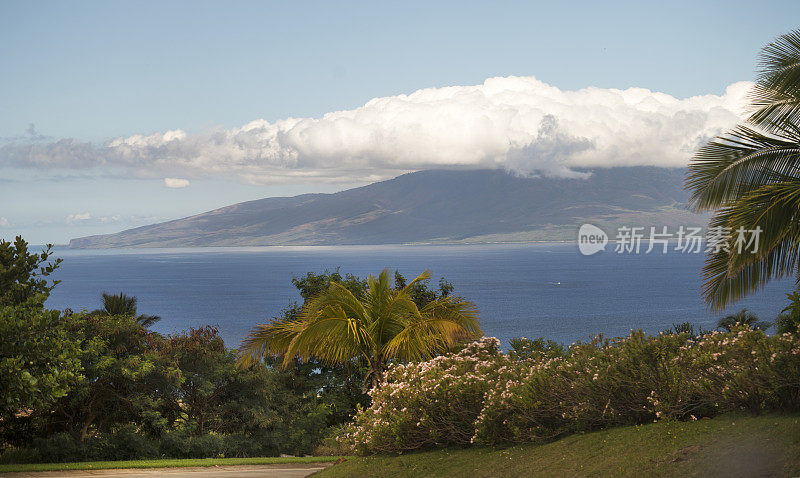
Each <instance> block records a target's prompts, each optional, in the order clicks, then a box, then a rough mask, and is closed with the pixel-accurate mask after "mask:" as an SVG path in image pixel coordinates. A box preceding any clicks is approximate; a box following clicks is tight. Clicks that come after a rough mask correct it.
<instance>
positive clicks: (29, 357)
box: [0, 306, 82, 427]
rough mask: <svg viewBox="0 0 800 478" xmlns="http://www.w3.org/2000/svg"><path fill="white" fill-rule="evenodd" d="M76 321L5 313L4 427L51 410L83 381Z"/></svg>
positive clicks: (0, 396) (1, 344)
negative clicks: (71, 325) (72, 325)
mask: <svg viewBox="0 0 800 478" xmlns="http://www.w3.org/2000/svg"><path fill="white" fill-rule="evenodd" d="M70 320H71V319H70V317H62V315H61V312H59V311H57V310H45V309H44V308H42V307H35V306H15V307H10V306H5V307H0V337H2V340H0V426H2V427H6V426H9V425H10V422H11V421H14V420H15V419H16V418H17V416H18V415H20V414H22V415H28V414H30V413H31V411H33V410H39V409H49V408H48V407H50V406H51V405H52V404H53V403H54V402H55V401H56V400H58V399H59V398H61V397H63V396H65V395H66V394H67V393H68V392H69V391H70V390H71V389H72V388H73V387H74V386H75V384H76V383H78V382H79V381H80V379H81V378H82V377H81V363H80V359H79V353H80V350H79V348H78V345H77V344H76V343H75V341H73V340H71V337H70V336H69V334H68V330H67V327H66V322H68V321H70Z"/></svg>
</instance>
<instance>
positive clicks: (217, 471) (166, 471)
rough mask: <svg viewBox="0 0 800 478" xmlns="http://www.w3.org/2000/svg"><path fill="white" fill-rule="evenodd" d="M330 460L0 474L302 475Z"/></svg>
mask: <svg viewBox="0 0 800 478" xmlns="http://www.w3.org/2000/svg"><path fill="white" fill-rule="evenodd" d="M329 465H331V463H286V464H275V465H241V466H210V467H193V468H143V469H118V470H80V471H78V470H75V471H37V472H19V473H0V476H3V477H4V478H12V477H13V478H23V477H26V478H50V477H66V478H155V477H157V476H165V477H167V478H213V477H221V478H301V477H305V476H308V475H310V474H312V473H314V472H316V471H319V470H321V469H323V468H325V467H326V466H329Z"/></svg>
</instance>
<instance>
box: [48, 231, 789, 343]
mask: <svg viewBox="0 0 800 478" xmlns="http://www.w3.org/2000/svg"><path fill="white" fill-rule="evenodd" d="M56 256H58V257H62V258H63V259H64V262H63V264H62V266H61V268H60V269H59V270H58V271H57V272H56V273H55V275H54V277H55V278H56V279H59V280H61V281H62V283H60V284H59V285H58V286H57V287H56V289H55V290H54V291H53V293H52V294H51V296H50V298H49V300H48V302H47V306H48V307H51V308H58V309H63V308H67V307H68V308H71V309H73V310H76V311H79V310H82V309H87V310H91V309H95V308H99V307H100V294H101V293H102V292H111V293H117V292H120V291H123V292H125V293H126V294H128V295H135V296H137V297H138V298H139V313H146V314H155V315H160V316H161V317H162V320H161V321H160V322H158V323H157V324H156V325H154V326H153V329H154V330H157V331H159V332H163V333H175V332H179V331H181V330H185V329H187V328H190V327H197V326H201V325H214V326H217V327H218V328H219V330H220V333H221V335H222V337H223V338H224V339H225V342H226V344H227V345H228V346H230V347H236V346H237V345H238V344H239V342H240V341H241V340H242V338H243V337H244V336H245V335H246V333H247V331H248V330H249V329H250V328H251V327H253V326H254V325H256V324H258V323H264V322H265V321H269V320H270V318H272V317H274V316H277V315H279V314H280V312H281V310H282V309H283V308H284V307H286V306H287V305H289V304H290V303H292V302H293V301H299V300H300V295H299V294H298V293H297V291H296V290H295V289H294V287H293V286H292V284H291V279H292V276H293V275H304V274H305V273H306V272H309V271H312V272H323V271H325V270H326V269H330V270H333V269H335V268H337V267H338V268H340V271H341V272H342V273H346V272H349V273H353V274H356V275H359V276H366V275H367V274H370V273H372V274H377V273H379V272H380V271H381V270H382V269H383V268H385V267H389V268H392V269H399V270H400V272H402V273H403V274H404V275H405V276H406V277H408V278H411V277H415V276H416V275H417V274H419V273H420V272H422V271H423V270H426V269H430V271H431V273H432V275H433V281H432V283H433V284H436V283H437V282H438V279H439V277H442V276H443V277H445V278H446V279H447V280H448V281H450V282H451V283H452V284H453V285H454V286H455V293H456V294H457V295H460V296H462V297H465V298H467V299H469V300H471V301H473V302H474V303H475V304H476V305H477V306H478V308H479V310H480V317H481V324H482V327H483V330H484V332H485V333H486V335H488V336H493V337H497V338H499V339H500V340H501V341H502V342H503V344H504V346H507V345H508V340H509V339H510V338H513V337H519V336H525V337H539V336H543V337H545V338H548V339H552V340H556V341H559V342H563V343H567V344H568V343H571V342H573V341H576V340H586V339H589V338H591V337H592V336H593V335H595V334H598V333H602V334H604V335H606V336H621V335H626V334H628V333H629V332H630V330H631V329H643V330H645V331H647V332H653V333H655V332H658V331H661V330H664V329H666V328H669V327H671V326H672V325H673V324H677V323H681V322H685V321H689V322H693V323H695V324H697V325H699V326H702V327H704V328H713V327H714V324H715V323H716V320H717V318H718V317H719V316H720V315H722V314H712V313H709V312H708V310H707V309H706V306H705V304H704V303H703V302H702V300H701V298H700V294H699V291H700V286H701V277H700V274H701V272H700V269H701V267H702V263H703V255H702V254H681V253H677V252H673V251H670V252H669V253H667V254H617V253H614V252H613V251H611V250H609V251H604V252H600V253H598V254H595V255H593V256H583V255H581V254H580V253H579V252H578V248H577V246H576V245H575V244H481V245H435V246H428V245H414V246H396V245H392V246H331V247H326V246H308V247H249V248H200V249H127V250H126V249H113V250H71V249H60V248H59V249H56ZM792 285H793V283H791V282H786V281H784V282H773V283H771V284H769V285H768V286H767V287H766V288H765V289H764V290H762V291H761V292H759V293H757V294H754V295H752V296H750V297H747V298H746V299H744V300H742V301H740V302H737V303H735V304H733V305H732V306H730V307H729V309H728V312H729V313H730V312H735V311H738V310H740V309H742V308H747V309H748V310H751V311H753V312H755V313H756V314H758V316H759V317H760V318H761V319H763V320H774V318H775V317H776V316H777V315H778V313H779V312H780V310H781V309H782V308H783V307H784V306H785V305H786V299H785V295H784V294H785V293H786V292H789V291H790V290H791V288H792Z"/></svg>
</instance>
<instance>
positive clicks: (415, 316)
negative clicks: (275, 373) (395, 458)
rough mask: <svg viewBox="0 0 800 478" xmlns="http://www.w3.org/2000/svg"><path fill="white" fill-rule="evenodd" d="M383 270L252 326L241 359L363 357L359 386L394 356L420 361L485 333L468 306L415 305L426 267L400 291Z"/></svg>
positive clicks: (336, 360)
mask: <svg viewBox="0 0 800 478" xmlns="http://www.w3.org/2000/svg"><path fill="white" fill-rule="evenodd" d="M389 274H390V271H389V269H384V270H383V271H382V272H381V273H380V275H379V276H378V277H374V276H372V275H370V276H369V277H368V278H367V283H368V288H367V291H366V293H365V294H364V296H363V297H357V296H356V295H354V294H353V293H352V292H350V291H349V290H348V289H347V288H346V287H345V286H344V285H342V284H340V283H338V282H331V284H330V286H329V287H328V288H327V289H326V290H325V291H324V292H322V293H321V294H319V295H318V296H316V297H314V298H311V299H310V300H309V301H308V302H307V303H306V304H305V305H304V306H303V309H302V311H301V313H300V314H299V317H296V318H295V317H289V318H287V319H283V320H280V319H279V320H275V321H273V322H272V323H269V324H263V325H259V326H257V327H256V328H254V329H253V330H252V331H251V332H250V334H249V336H248V337H247V338H246V339H245V340H244V341H243V342H242V346H241V347H240V349H239V351H240V354H241V357H242V363H245V364H246V363H248V362H250V361H252V360H262V359H263V358H264V357H266V356H269V355H273V356H282V357H283V366H284V367H287V366H289V365H290V364H291V363H292V362H293V361H294V359H295V357H299V358H300V359H302V360H308V359H311V358H314V359H317V360H319V361H321V362H323V363H326V364H330V365H336V364H344V363H348V362H349V361H351V360H354V359H355V360H359V359H360V360H363V361H364V362H365V363H366V364H367V365H368V367H369V372H368V373H367V375H366V377H365V378H364V384H363V385H364V388H365V389H366V388H368V385H371V386H372V387H375V386H379V385H380V383H381V381H382V379H383V373H384V371H385V370H386V367H387V366H388V364H389V363H390V362H392V361H395V360H399V361H411V360H423V359H427V358H430V357H433V356H435V355H436V354H439V353H442V352H445V351H447V350H448V349H450V348H451V347H453V346H454V345H455V344H457V343H459V342H461V341H464V340H467V339H469V338H473V337H479V336H481V335H483V332H482V331H481V328H480V326H479V325H478V316H477V309H476V307H475V305H474V304H472V303H471V302H469V301H466V300H464V299H460V298H455V297H450V296H446V297H440V298H438V299H436V300H433V301H431V302H430V303H428V304H426V305H424V306H422V307H418V306H417V305H416V304H415V303H414V301H413V300H412V296H411V292H412V290H413V288H414V287H415V286H416V284H418V283H419V282H421V281H424V280H427V279H428V278H429V277H430V274H429V273H428V271H425V272H423V273H422V274H420V275H419V277H417V278H416V279H414V280H413V281H411V282H410V283H408V284H407V285H405V286H404V287H402V288H396V287H394V284H392V282H391V280H390V278H389Z"/></svg>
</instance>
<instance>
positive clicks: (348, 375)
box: [0, 247, 452, 462]
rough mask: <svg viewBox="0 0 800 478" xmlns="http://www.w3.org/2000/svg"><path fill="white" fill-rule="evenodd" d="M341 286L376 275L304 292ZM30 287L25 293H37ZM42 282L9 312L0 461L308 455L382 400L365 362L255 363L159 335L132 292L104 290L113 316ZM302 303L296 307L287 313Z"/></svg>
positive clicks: (201, 335) (323, 282)
mask: <svg viewBox="0 0 800 478" xmlns="http://www.w3.org/2000/svg"><path fill="white" fill-rule="evenodd" d="M14 251H15V252H14V253H15V254H17V251H21V252H20V253H21V254H22V255H21V256H18V255H17V256H15V263H23V264H40V263H41V262H42V261H43V260H46V256H45V257H43V256H41V255H32V254H30V253H29V252H28V251H27V249H26V248H25V247H15V248H14ZM55 264H56V265H57V262H56V263H55ZM49 271H52V270H49ZM45 272H48V269H46V270H45ZM9 277H10V275H9ZM14 277H15V279H14V280H15V281H22V282H23V283H24V282H26V281H29V280H30V277H31V276H30V275H26V274H15V275H14ZM396 280H397V281H399V282H400V281H404V280H405V279H404V278H403V276H402V275H401V274H399V273H397V274H396ZM332 281H334V282H337V283H342V284H345V285H346V286H347V287H348V288H350V289H352V290H353V292H354V293H356V294H359V295H361V294H364V293H366V290H367V281H366V280H364V279H360V278H358V277H355V276H352V275H344V276H343V275H341V274H340V273H339V272H338V271H334V272H325V273H323V274H315V273H308V274H307V275H305V276H302V277H296V278H294V279H293V284H294V285H295V287H296V288H297V289H298V291H299V292H300V294H301V297H303V299H304V300H308V299H311V298H313V297H315V296H317V295H318V294H320V293H321V292H322V291H324V290H326V289H327V288H328V287H329V285H330V283H331V282H332ZM19 283H20V282H15V283H14V284H15V286H14V287H12V288H14V289H15V290H28V289H30V288H31V287H33V286H19ZM31 284H34V285H35V287H34V288H35V290H36V293H35V294H32V295H27V296H25V298H24V300H16V302H17V305H14V306H11V305H9V306H4V307H0V334H2V337H3V341H2V343H0V393H2V401H0V407H2V408H1V409H0V451H3V454H2V457H0V461H6V462H22V461H75V460H104V459H131V458H149V457H175V458H201V457H216V456H231V457H234V456H269V455H278V454H281V453H289V454H295V455H300V454H308V453H311V452H312V451H314V449H315V448H316V447H317V446H318V445H319V444H320V442H321V440H322V439H323V438H324V437H325V436H326V435H328V434H329V433H330V430H331V429H332V427H337V426H339V425H341V424H343V423H345V422H348V421H349V420H351V419H352V416H353V414H354V413H355V410H356V406H357V405H361V406H366V405H368V403H369V402H368V401H369V397H368V396H367V395H366V394H365V393H364V392H363V391H362V383H363V381H364V377H365V376H366V372H367V369H366V367H365V364H364V363H363V362H361V361H359V360H352V361H348V362H346V363H342V364H336V365H328V364H325V363H321V362H319V361H317V360H314V359H311V360H309V361H303V362H300V361H297V360H295V361H294V363H292V364H291V366H289V367H281V366H279V365H283V362H282V361H281V362H278V361H277V360H276V359H274V358H272V357H270V358H267V360H265V361H264V362H253V363H250V364H248V365H247V366H242V364H237V359H238V354H237V351H236V350H234V349H229V348H227V347H226V346H225V344H224V342H223V340H222V338H221V337H220V336H219V334H218V332H217V330H216V329H215V328H213V327H200V328H197V329H190V330H188V331H186V332H183V333H180V334H175V335H163V334H160V333H157V332H154V331H152V330H150V329H149V326H150V325H151V324H152V323H153V322H154V321H155V320H157V319H158V317H156V316H143V315H139V314H138V312H137V307H136V305H137V304H136V298H135V297H132V296H127V295H125V294H124V293H119V294H114V295H111V294H103V308H102V309H98V310H95V311H92V312H81V313H72V312H71V311H68V310H67V311H64V312H61V311H54V310H47V309H46V308H45V307H44V306H43V305H42V302H43V300H44V299H45V298H46V297H47V294H48V293H49V291H50V289H52V286H53V285H54V284H47V283H46V282H42V281H41V279H36V281H35V282H32V283H31ZM450 291H452V286H451V285H449V284H448V283H446V282H444V281H443V282H441V283H440V289H438V290H432V289H429V288H428V286H427V283H426V282H423V283H422V284H419V283H415V287H414V289H413V294H412V296H413V298H414V300H415V301H418V303H419V304H421V305H422V306H424V305H425V304H426V303H427V302H429V301H431V300H435V299H436V298H438V297H442V296H445V295H447V294H449V292H450ZM34 298H35V299H36V300H34ZM301 309H302V306H301V305H298V304H291V305H290V306H289V307H287V308H286V309H285V310H284V311H283V314H282V316H283V317H285V318H287V319H290V318H293V317H296V316H297V314H299V312H300V310H301Z"/></svg>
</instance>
